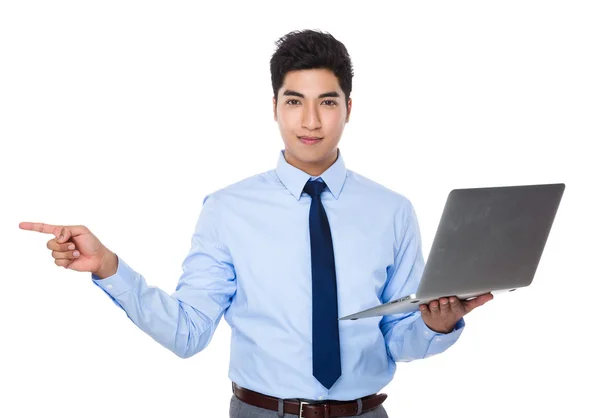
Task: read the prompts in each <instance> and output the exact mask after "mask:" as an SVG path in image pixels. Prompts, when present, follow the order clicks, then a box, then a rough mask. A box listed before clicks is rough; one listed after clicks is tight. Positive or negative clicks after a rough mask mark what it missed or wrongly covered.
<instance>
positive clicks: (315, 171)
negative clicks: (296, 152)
mask: <svg viewBox="0 0 600 418" xmlns="http://www.w3.org/2000/svg"><path fill="white" fill-rule="evenodd" d="M283 156H284V158H285V160H286V161H287V162H288V164H290V165H292V166H294V167H296V168H298V169H300V170H302V171H304V172H305V173H306V174H309V175H311V176H313V177H319V176H320V175H321V174H323V173H324V172H325V171H327V169H328V168H329V167H331V166H332V165H333V164H334V163H335V162H336V161H337V158H338V149H337V148H336V150H335V152H334V153H333V155H331V156H329V157H327V158H325V159H324V160H323V161H319V162H316V163H307V162H304V161H300V160H298V159H297V158H295V157H294V156H293V155H291V154H289V153H286V152H285V151H284V153H283Z"/></svg>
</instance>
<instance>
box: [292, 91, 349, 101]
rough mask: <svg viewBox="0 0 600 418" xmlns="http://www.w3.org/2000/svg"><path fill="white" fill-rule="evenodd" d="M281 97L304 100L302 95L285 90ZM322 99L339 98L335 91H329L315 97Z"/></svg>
mask: <svg viewBox="0 0 600 418" xmlns="http://www.w3.org/2000/svg"><path fill="white" fill-rule="evenodd" d="M283 95H284V96H298V97H302V98H304V94H302V93H298V92H297V91H294V90H286V91H284V92H283ZM323 97H340V95H339V94H338V92H336V91H329V92H327V93H323V94H319V97H317V99H322V98H323Z"/></svg>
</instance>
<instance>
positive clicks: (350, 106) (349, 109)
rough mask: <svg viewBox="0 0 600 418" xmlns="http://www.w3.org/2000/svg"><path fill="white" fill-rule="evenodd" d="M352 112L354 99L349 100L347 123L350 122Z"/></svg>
mask: <svg viewBox="0 0 600 418" xmlns="http://www.w3.org/2000/svg"><path fill="white" fill-rule="evenodd" d="M350 112H352V98H350V99H348V114H347V115H346V123H348V122H350Z"/></svg>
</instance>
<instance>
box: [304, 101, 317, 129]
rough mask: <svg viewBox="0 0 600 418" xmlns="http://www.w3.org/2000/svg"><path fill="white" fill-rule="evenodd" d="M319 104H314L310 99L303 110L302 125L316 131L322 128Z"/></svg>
mask: <svg viewBox="0 0 600 418" xmlns="http://www.w3.org/2000/svg"><path fill="white" fill-rule="evenodd" d="M317 106H318V105H316V104H313V103H311V102H309V101H307V102H306V105H305V106H304V108H303V111H302V127H303V128H304V129H308V130H311V131H314V130H316V129H320V128H321V119H320V118H319V111H318V107H317Z"/></svg>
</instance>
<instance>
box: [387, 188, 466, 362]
mask: <svg viewBox="0 0 600 418" xmlns="http://www.w3.org/2000/svg"><path fill="white" fill-rule="evenodd" d="M395 228H396V231H400V232H401V234H400V235H399V236H398V238H397V248H395V257H394V264H393V266H389V267H388V279H387V283H386V285H385V287H384V290H383V293H382V303H387V302H389V301H391V300H395V299H398V298H400V297H403V296H408V295H411V294H414V293H416V292H417V288H418V287H419V281H420V280H421V276H422V274H423V269H424V260H423V251H422V246H421V233H420V229H419V223H418V220H417V216H416V213H415V209H414V207H413V205H412V204H411V203H410V202H409V201H408V200H407V206H406V207H405V210H404V211H402V213H401V214H398V216H397V220H396V222H395ZM379 325H380V329H381V332H382V333H383V335H384V338H385V342H386V347H387V351H388V354H389V356H390V357H391V358H393V359H394V361H396V362H400V361H402V362H408V361H412V360H416V359H422V358H425V357H430V356H432V355H436V354H440V353H442V352H444V351H445V350H447V349H448V348H449V347H450V346H452V345H453V344H454V343H455V342H456V341H457V340H458V338H459V336H460V335H461V333H462V331H463V329H464V326H465V321H464V319H463V318H461V319H460V320H459V321H458V322H457V324H456V326H455V327H454V330H452V331H451V332H450V333H448V334H441V333H438V332H435V331H433V330H431V329H430V328H429V327H428V326H427V325H426V324H425V322H424V321H423V318H422V316H421V312H420V311H415V312H410V313H402V314H393V315H385V316H383V318H382V319H381V322H380V324H379Z"/></svg>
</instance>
